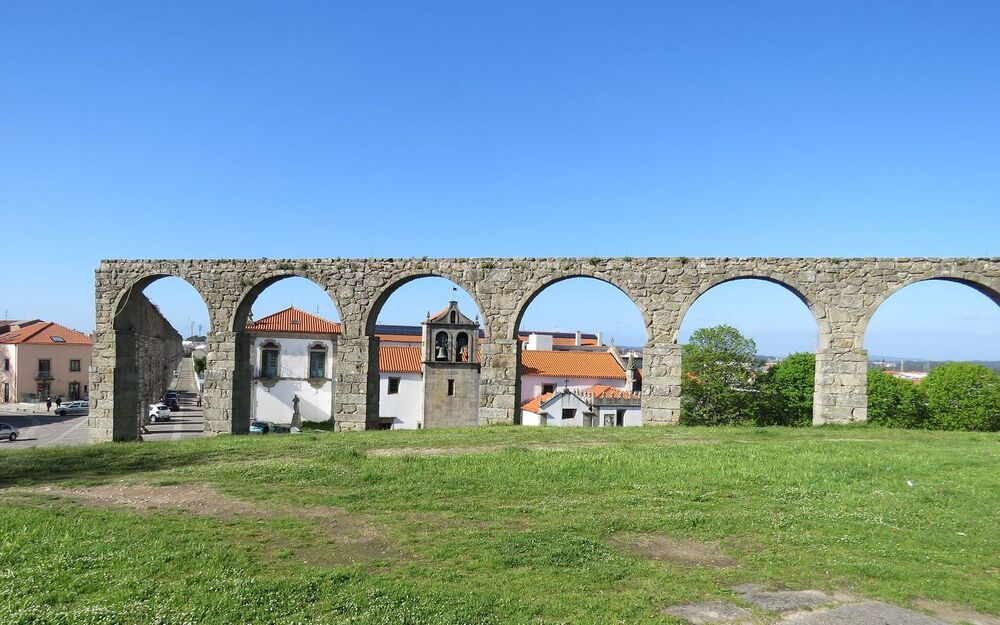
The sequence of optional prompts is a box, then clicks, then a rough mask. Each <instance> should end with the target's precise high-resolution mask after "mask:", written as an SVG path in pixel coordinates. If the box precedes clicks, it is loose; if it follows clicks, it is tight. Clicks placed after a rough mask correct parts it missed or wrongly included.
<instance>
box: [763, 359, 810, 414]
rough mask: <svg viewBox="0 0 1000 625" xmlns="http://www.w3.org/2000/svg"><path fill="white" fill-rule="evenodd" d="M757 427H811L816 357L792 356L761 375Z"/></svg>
mask: <svg viewBox="0 0 1000 625" xmlns="http://www.w3.org/2000/svg"><path fill="white" fill-rule="evenodd" d="M758 385H759V386H760V392H761V410H760V416H759V417H758V425H791V426H795V427H803V426H807V425H812V416H813V414H812V413H813V390H814V387H815V385H816V355H815V354H811V353H808V352H799V353H797V354H791V355H789V356H788V357H787V358H785V359H784V360H782V361H781V362H779V363H778V364H776V365H775V366H773V367H771V369H770V370H769V371H768V372H767V373H765V374H764V375H763V376H761V378H760V380H759V381H758Z"/></svg>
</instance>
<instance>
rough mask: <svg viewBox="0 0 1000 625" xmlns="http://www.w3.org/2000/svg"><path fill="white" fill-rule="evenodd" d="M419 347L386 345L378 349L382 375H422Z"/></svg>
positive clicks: (379, 366)
mask: <svg viewBox="0 0 1000 625" xmlns="http://www.w3.org/2000/svg"><path fill="white" fill-rule="evenodd" d="M421 360H422V359H421V354H420V348H419V347H404V346H401V345H384V346H379V348H378V369H379V371H380V372H382V373H420V372H421V371H423V369H422V368H421V366H420V363H421Z"/></svg>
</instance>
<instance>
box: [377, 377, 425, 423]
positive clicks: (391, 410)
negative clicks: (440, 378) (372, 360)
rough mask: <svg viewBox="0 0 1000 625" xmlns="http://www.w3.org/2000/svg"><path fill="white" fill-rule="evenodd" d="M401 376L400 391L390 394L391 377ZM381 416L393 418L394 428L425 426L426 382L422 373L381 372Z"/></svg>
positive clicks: (379, 385) (379, 384) (379, 411)
mask: <svg viewBox="0 0 1000 625" xmlns="http://www.w3.org/2000/svg"><path fill="white" fill-rule="evenodd" d="M390 377H392V378H399V392H398V393H396V394H394V395H390V394H389V378H390ZM378 393H379V398H378V414H379V418H382V419H386V418H390V417H391V418H392V419H393V423H392V429H394V430H415V429H417V424H418V423H419V424H421V427H422V426H423V421H424V415H423V409H424V384H423V375H422V374H420V373H380V374H379V376H378Z"/></svg>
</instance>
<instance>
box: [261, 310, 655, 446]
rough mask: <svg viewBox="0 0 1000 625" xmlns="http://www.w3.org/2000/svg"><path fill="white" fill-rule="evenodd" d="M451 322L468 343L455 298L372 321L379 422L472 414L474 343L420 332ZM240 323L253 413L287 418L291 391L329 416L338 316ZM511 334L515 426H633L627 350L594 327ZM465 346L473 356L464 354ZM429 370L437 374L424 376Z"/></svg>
mask: <svg viewBox="0 0 1000 625" xmlns="http://www.w3.org/2000/svg"><path fill="white" fill-rule="evenodd" d="M452 313H454V314H452ZM458 322H463V323H465V325H468V326H470V328H471V330H470V329H469V328H465V327H464V326H463V327H462V328H458V326H457V325H456V326H455V327H456V328H458V330H456V332H457V334H456V337H458V335H459V334H462V333H463V332H464V333H465V336H466V337H467V338H466V343H469V342H470V341H469V340H468V337H469V336H471V337H475V335H476V333H477V330H476V327H475V325H473V324H475V322H473V321H472V320H469V319H467V318H465V317H464V316H463V315H461V312H460V311H459V310H458V309H457V305H456V304H455V303H454V302H451V303H450V304H449V307H448V308H446V309H445V310H443V311H441V313H438V314H437V315H435V316H434V317H428V319H427V320H426V321H425V322H424V324H422V325H421V326H382V325H379V326H376V329H375V330H376V335H377V336H378V337H379V340H380V343H379V426H380V427H382V428H385V429H412V430H415V429H420V428H423V427H431V426H436V425H449V424H450V423H449V422H448V420H447V419H450V418H453V417H454V416H455V415H458V416H465V417H466V418H468V419H471V420H472V421H473V422H475V414H474V413H475V411H476V410H477V408H478V402H479V399H478V386H479V368H478V358H475V356H476V353H477V352H478V350H474V348H473V346H472V345H467V347H466V348H465V349H464V351H463V350H462V349H461V348H460V347H458V340H457V338H456V339H455V345H450V343H448V344H446V346H448V347H449V348H454V349H444V347H442V346H439V345H437V343H433V344H432V343H431V342H428V341H430V339H429V338H428V337H429V336H431V335H430V334H428V333H426V332H425V331H426V330H427V328H428V327H430V326H428V324H431V325H433V326H434V328H435V332H434V334H433V337H434V338H435V339H436V338H439V337H438V335H439V334H441V332H438V330H442V331H446V330H448V329H449V328H450V325H451V324H453V323H458ZM459 325H461V324H459ZM476 325H477V324H476ZM438 326H440V327H438ZM459 330H461V332H459ZM247 331H248V332H251V333H252V334H253V335H254V343H253V366H254V386H253V418H254V419H260V420H266V421H274V422H278V423H291V421H292V412H293V408H292V405H293V397H298V399H299V414H300V416H301V419H302V420H303V421H326V420H329V419H330V418H332V416H333V413H334V395H335V393H336V388H335V384H334V380H335V379H336V377H335V362H336V353H337V343H338V340H339V337H340V334H341V326H340V324H339V323H335V322H332V321H328V320H326V319H322V318H320V317H317V316H316V315H311V314H309V313H306V312H304V311H301V310H298V309H296V308H287V309H285V310H283V311H280V312H277V313H275V314H273V315H270V316H267V317H264V318H262V319H260V320H258V321H255V322H253V323H252V324H250V325H248V326H247ZM520 338H521V340H522V341H523V348H524V349H523V350H522V352H521V367H520V373H521V385H520V386H521V388H520V390H521V398H522V400H524V403H523V405H522V411H521V414H522V423H523V424H524V425H550V426H557V427H565V426H577V427H579V426H596V427H614V426H637V425H641V424H642V417H641V413H640V408H639V394H638V391H639V387H640V380H641V370H640V369H639V368H638V367H637V366H636V361H635V359H634V358H633V357H632V356H631V355H630V356H629V358H628V359H627V360H625V359H623V358H622V357H621V355H620V354H619V353H618V350H617V349H616V348H615V346H614V345H611V346H606V345H602V344H601V335H600V334H596V335H594V334H589V335H588V334H580V333H555V332H532V333H530V334H525V335H523V336H521V337H520ZM438 351H440V352H442V353H445V352H446V353H447V354H446V355H448V358H449V360H448V361H446V362H441V361H440V358H439V357H438ZM469 352H472V354H469V355H466V354H468V353H469ZM470 357H471V362H470ZM428 368H432V369H434V371H433V373H435V374H439V375H437V376H436V377H437V378H441V379H440V380H436V378H435V379H429V378H428V376H427V375H426V373H427V371H428ZM431 377H432V378H434V376H431ZM435 380H436V382H437V383H436V382H435ZM463 380H467V382H466V381H463ZM460 382H461V384H460ZM463 384H464V386H462V385H463ZM439 386H440V387H441V388H438V387H439ZM466 387H467V388H466ZM428 389H432V390H428ZM433 389H437V390H433ZM452 389H454V392H453V390H452ZM428 393H432V394H431V395H428ZM438 395H441V397H438ZM453 402H458V403H455V406H459V403H461V404H462V405H461V406H459V408H458V409H455V410H453V411H452V412H454V413H455V415H451V416H447V414H446V411H447V410H449V409H448V406H449V405H451V404H452V403H453ZM428 405H430V406H432V407H434V410H437V411H438V413H440V414H445V415H446V416H445V418H444V419H443V420H441V421H440V422H439V421H435V418H436V415H437V416H440V414H437V413H433V411H431V412H428V415H430V417H427V416H426V415H425V414H424V413H425V411H426V410H427V406H428ZM442 411H445V412H442ZM466 413H468V414H466ZM449 414H450V413H449ZM468 415H471V416H468ZM426 419H430V422H426Z"/></svg>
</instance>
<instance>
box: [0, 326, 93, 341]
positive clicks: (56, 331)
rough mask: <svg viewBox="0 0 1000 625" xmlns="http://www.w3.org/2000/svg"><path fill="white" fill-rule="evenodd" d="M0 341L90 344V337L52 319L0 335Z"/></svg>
mask: <svg viewBox="0 0 1000 625" xmlns="http://www.w3.org/2000/svg"><path fill="white" fill-rule="evenodd" d="M0 343H12V344H22V343H27V344H30V345H92V344H93V343H92V342H91V340H90V337H89V336H87V335H86V334H84V333H82V332H77V331H76V330H71V329H69V328H67V327H66V326H61V325H59V324H58V323H55V322H52V321H48V322H45V321H42V322H40V323H33V324H31V325H29V326H25V327H23V328H21V329H19V330H12V331H10V332H8V333H7V334H4V335H2V336H0Z"/></svg>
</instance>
